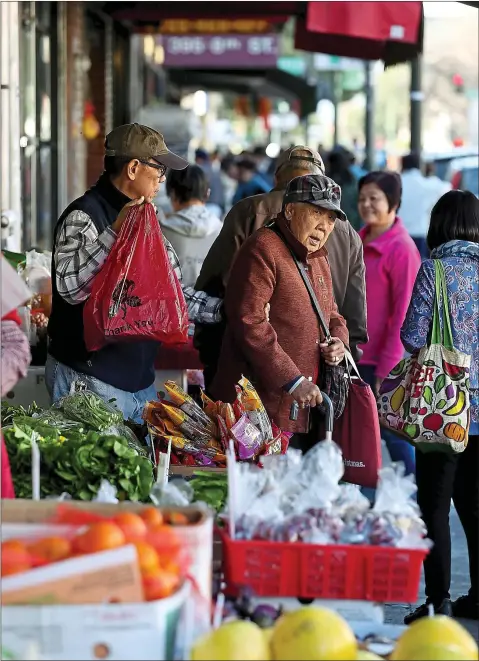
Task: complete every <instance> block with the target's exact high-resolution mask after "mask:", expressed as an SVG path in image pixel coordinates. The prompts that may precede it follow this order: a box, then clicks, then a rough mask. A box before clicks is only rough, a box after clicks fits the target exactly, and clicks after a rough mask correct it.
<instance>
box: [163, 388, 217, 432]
mask: <svg viewBox="0 0 479 661" xmlns="http://www.w3.org/2000/svg"><path fill="white" fill-rule="evenodd" d="M165 390H166V392H167V394H168V396H169V397H170V399H171V401H172V402H173V404H175V405H176V406H177V407H178V408H179V409H181V410H182V411H184V412H185V413H186V414H187V415H189V416H190V418H192V419H193V420H194V421H195V422H197V423H198V424H200V425H202V426H203V427H206V429H208V430H209V431H210V432H211V433H212V434H214V435H216V434H217V432H218V430H217V429H216V425H215V423H214V422H213V420H212V419H211V418H210V417H208V415H207V414H206V413H205V412H204V411H203V409H202V408H201V407H200V406H199V405H198V404H197V403H196V402H195V400H194V399H193V398H192V397H190V396H189V395H188V394H187V393H186V392H185V391H184V390H183V388H180V386H179V385H178V384H177V383H175V382H174V381H166V382H165Z"/></svg>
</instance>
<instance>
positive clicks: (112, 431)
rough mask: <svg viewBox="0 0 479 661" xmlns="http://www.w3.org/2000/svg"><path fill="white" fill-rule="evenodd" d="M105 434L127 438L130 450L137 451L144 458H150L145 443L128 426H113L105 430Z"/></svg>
mask: <svg viewBox="0 0 479 661" xmlns="http://www.w3.org/2000/svg"><path fill="white" fill-rule="evenodd" d="M105 434H109V435H111V436H121V437H122V438H126V440H127V441H128V445H129V446H130V448H133V449H134V450H136V451H137V452H138V454H139V455H141V456H142V457H148V456H149V452H148V448H147V447H146V446H145V445H143V443H142V442H141V441H140V440H139V439H138V437H137V435H136V434H135V433H134V432H133V431H132V430H131V429H130V427H128V426H127V425H123V424H122V425H112V426H111V427H109V428H108V429H106V430H105Z"/></svg>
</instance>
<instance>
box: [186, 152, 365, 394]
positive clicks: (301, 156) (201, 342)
mask: <svg viewBox="0 0 479 661" xmlns="http://www.w3.org/2000/svg"><path fill="white" fill-rule="evenodd" d="M308 174H311V175H319V174H323V175H324V164H323V161H322V158H321V156H320V154H319V153H318V152H317V151H315V150H314V149H311V148H310V147H307V146H305V145H296V146H294V147H291V148H290V149H287V150H285V151H284V152H283V153H282V154H281V155H280V156H279V158H278V160H277V163H276V172H275V187H274V189H273V190H272V191H270V192H269V193H264V194H262V195H254V196H253V197H249V198H246V199H244V200H242V201H241V202H238V204H235V205H234V207H233V208H232V209H231V210H230V212H229V213H228V215H227V216H226V218H225V220H224V223H223V229H222V230H221V232H220V234H219V236H218V238H217V239H216V241H215V242H214V244H213V246H212V247H211V249H210V251H209V253H208V255H207V257H206V259H205V260H204V262H203V265H202V268H201V273H200V276H199V277H198V279H197V281H196V287H197V289H201V290H203V291H206V292H208V293H209V294H211V295H212V296H220V297H222V296H224V292H225V287H226V285H227V283H228V281H229V277H230V270H231V267H232V264H233V262H234V259H235V257H236V254H237V252H238V250H239V249H240V247H241V246H242V245H243V243H244V242H245V241H246V240H247V239H248V237H249V236H251V234H253V233H254V232H256V230H258V229H260V228H261V227H263V226H264V225H266V224H267V223H269V222H271V221H272V220H274V219H275V218H276V217H277V216H278V214H280V213H281V209H282V206H283V198H284V193H285V190H286V187H287V186H288V184H289V182H290V181H291V180H292V179H294V178H295V177H299V176H305V175H308ZM328 253H329V263H330V266H331V273H332V278H333V290H334V296H335V299H336V303H337V304H338V308H339V312H340V313H341V314H342V315H343V317H344V318H345V319H346V322H347V325H348V330H349V337H350V344H351V351H352V353H353V355H354V357H355V358H356V359H357V360H359V358H360V357H361V353H362V352H361V351H360V350H359V349H358V344H365V343H366V342H367V340H368V336H367V331H366V285H365V279H364V271H365V269H364V259H363V246H362V243H361V240H360V238H359V236H358V234H357V232H356V231H355V230H354V229H353V227H352V226H351V224H350V223H349V222H344V223H339V224H337V227H336V230H335V232H334V233H333V234H332V236H331V238H330V240H329V243H328ZM224 331H225V322H223V323H220V324H216V325H211V324H210V325H204V324H201V323H197V324H196V330H195V346H196V347H197V349H198V350H199V352H200V358H201V361H202V363H203V365H204V370H205V383H206V385H207V387H208V385H209V384H210V383H211V381H212V380H213V377H214V375H215V372H216V368H217V363H218V358H219V353H220V349H221V343H222V341H223V335H224Z"/></svg>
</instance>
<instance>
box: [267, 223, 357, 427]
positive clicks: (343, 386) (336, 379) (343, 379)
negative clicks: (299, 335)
mask: <svg viewBox="0 0 479 661" xmlns="http://www.w3.org/2000/svg"><path fill="white" fill-rule="evenodd" d="M266 227H268V228H269V229H270V230H272V231H273V232H274V233H275V234H277V236H279V238H280V239H281V240H282V241H283V243H284V244H285V245H286V247H287V248H288V250H289V252H290V253H291V256H292V258H293V260H294V263H295V264H296V267H297V269H298V271H299V274H300V276H301V278H302V280H303V282H304V285H305V287H306V289H307V290H308V294H309V297H310V299H311V304H312V306H313V310H314V311H315V313H316V316H317V317H318V320H319V325H320V328H321V330H322V332H323V335H324V338H325V340H324V341H325V342H327V343H328V344H329V343H331V342H332V339H331V335H330V332H329V327H328V326H327V324H326V321H325V319H324V316H323V313H322V311H321V307H320V305H319V301H318V299H317V298H316V294H315V293H314V289H313V285H312V284H311V280H310V279H309V276H308V273H307V271H306V269H305V267H304V264H303V263H302V262H300V260H299V259H298V258H297V257H296V255H295V254H294V252H293V251H292V250H291V248H290V247H289V246H288V244H287V243H286V240H285V238H284V236H283V234H282V233H281V230H280V229H279V227H278V226H277V225H276V224H275V223H270V224H269V225H267V226H266ZM319 378H320V384H319V387H320V389H321V390H322V391H323V392H325V393H326V394H327V395H329V398H330V400H331V401H332V403H333V409H334V417H335V419H336V420H337V419H338V418H339V417H340V416H341V415H342V413H343V411H344V407H345V406H346V402H347V399H348V394H349V384H350V375H349V365H348V362H347V361H346V360H344V361H343V364H342V365H334V366H333V365H327V364H326V362H325V361H324V359H323V358H322V357H321V359H320V373H319Z"/></svg>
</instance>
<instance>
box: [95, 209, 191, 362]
mask: <svg viewBox="0 0 479 661" xmlns="http://www.w3.org/2000/svg"><path fill="white" fill-rule="evenodd" d="M83 319H84V327H85V344H86V347H87V349H88V351H98V350H99V349H101V348H102V347H103V346H104V345H105V344H108V343H109V342H128V341H138V339H143V340H153V341H157V342H162V343H163V344H182V343H185V342H187V339H188V312H187V308H186V303H185V299H184V297H183V292H182V290H181V286H180V283H179V281H178V278H177V277H176V274H175V273H174V271H173V268H172V266H171V264H170V261H169V259H168V254H167V252H166V248H165V244H164V241H163V236H162V233H161V230H160V225H159V223H158V219H157V218H156V214H155V210H154V208H153V206H152V205H151V204H143V205H141V206H134V207H132V208H131V209H130V211H129V213H128V216H127V218H126V220H125V222H124V223H123V226H122V228H121V230H120V233H119V235H118V239H117V241H116V243H115V245H114V246H113V249H112V250H111V252H110V254H109V256H108V258H107V260H106V262H105V264H104V266H103V268H102V269H101V271H100V272H99V273H98V275H97V276H96V277H95V280H94V282H93V288H92V292H91V295H90V297H89V299H88V301H87V303H86V305H85V308H84V312H83Z"/></svg>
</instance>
